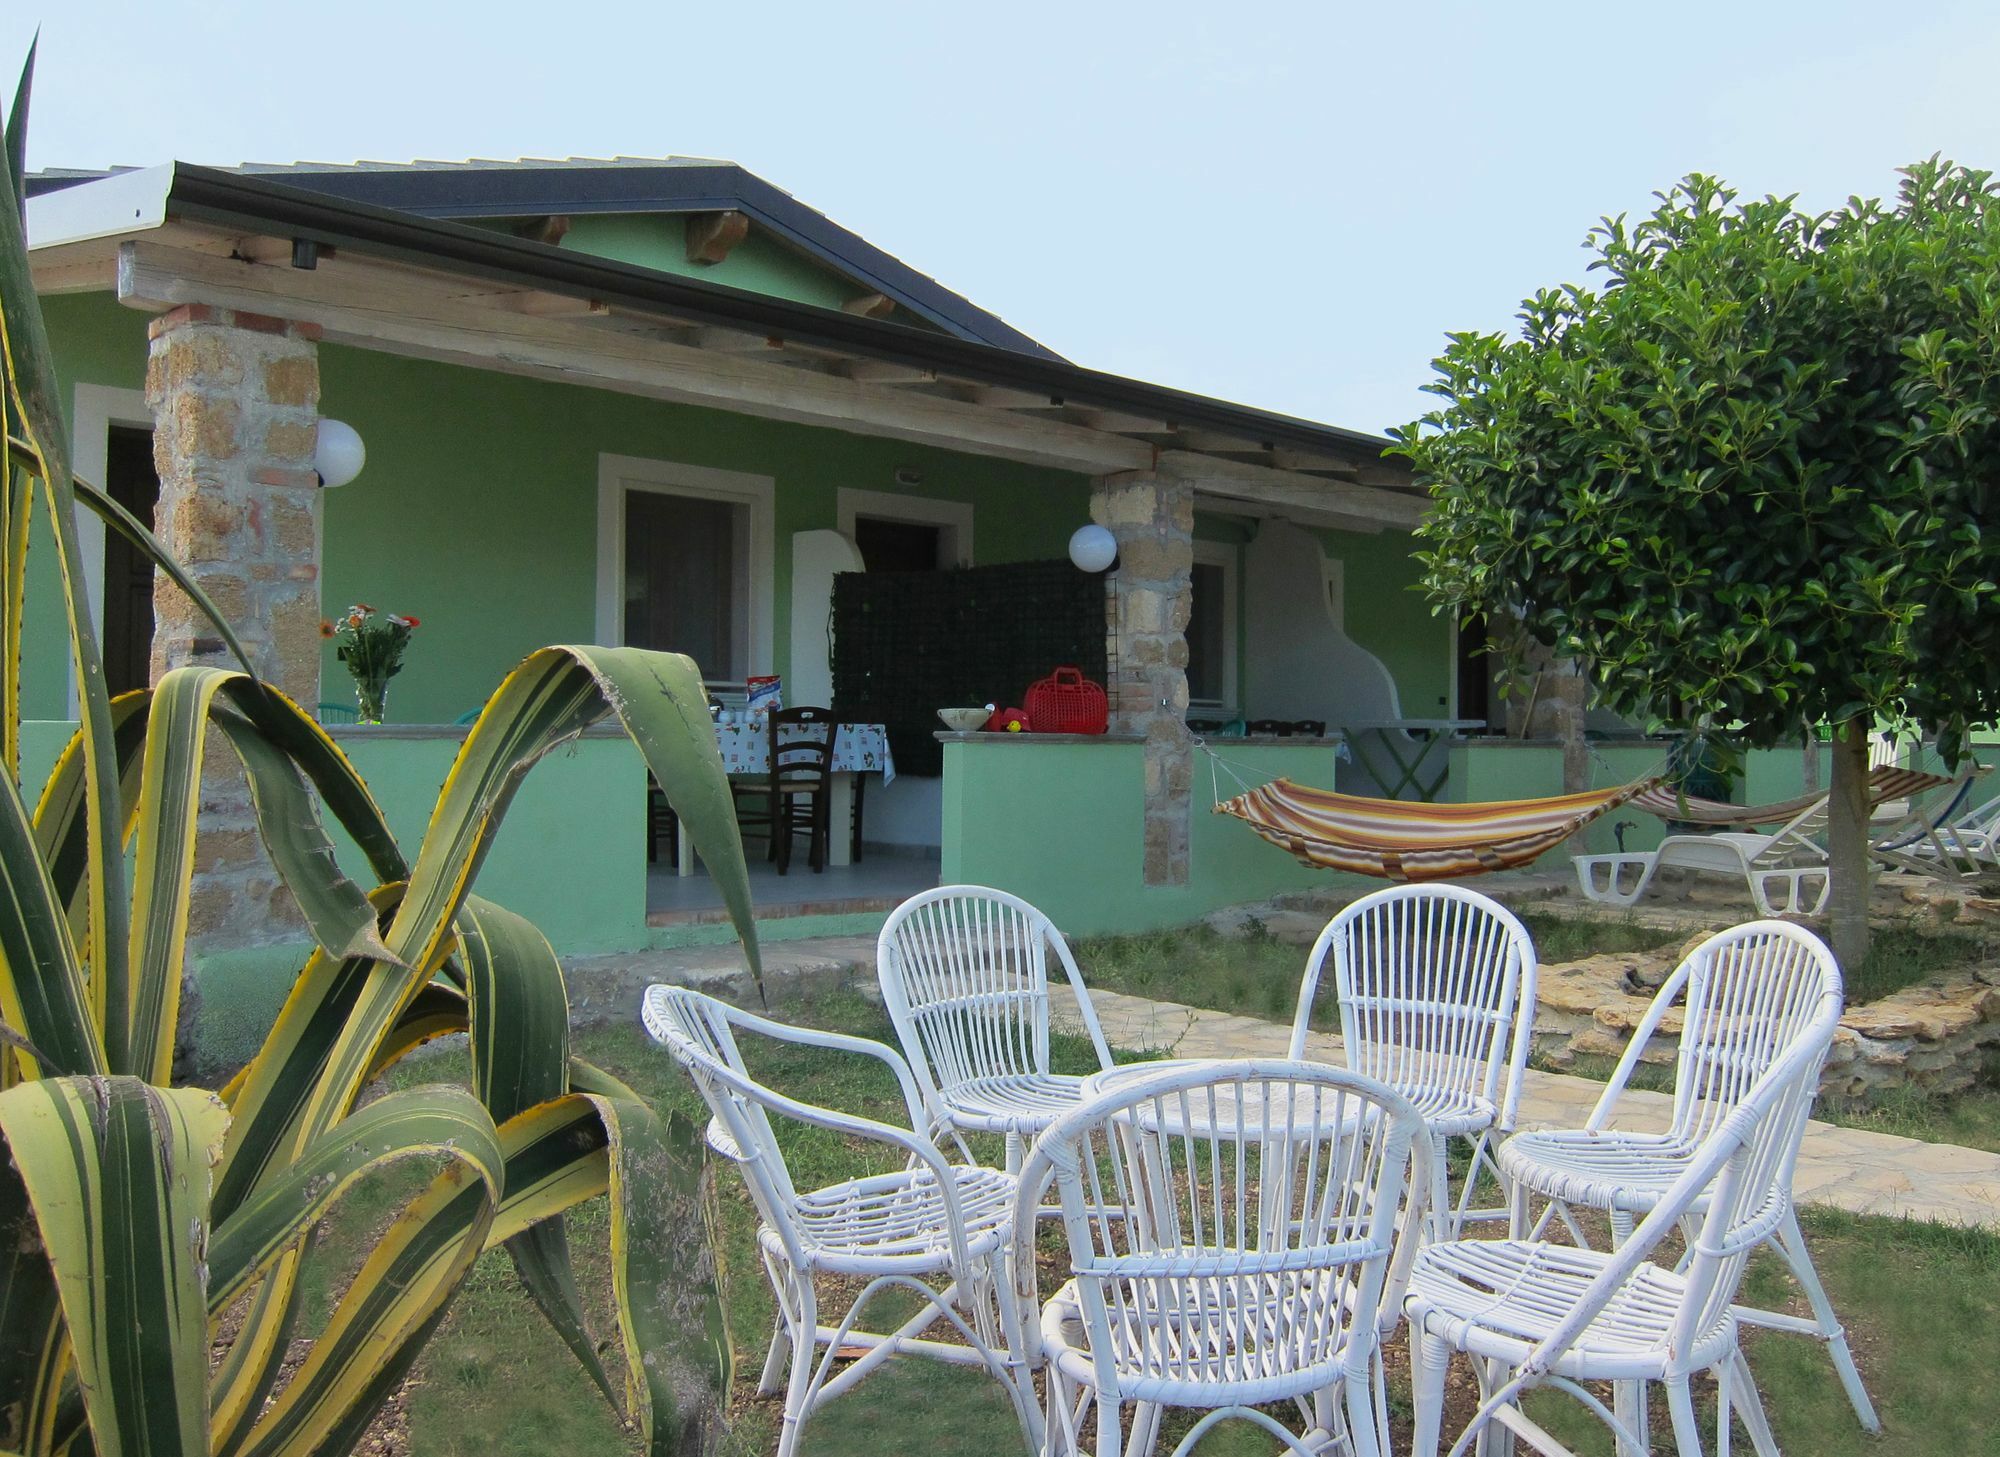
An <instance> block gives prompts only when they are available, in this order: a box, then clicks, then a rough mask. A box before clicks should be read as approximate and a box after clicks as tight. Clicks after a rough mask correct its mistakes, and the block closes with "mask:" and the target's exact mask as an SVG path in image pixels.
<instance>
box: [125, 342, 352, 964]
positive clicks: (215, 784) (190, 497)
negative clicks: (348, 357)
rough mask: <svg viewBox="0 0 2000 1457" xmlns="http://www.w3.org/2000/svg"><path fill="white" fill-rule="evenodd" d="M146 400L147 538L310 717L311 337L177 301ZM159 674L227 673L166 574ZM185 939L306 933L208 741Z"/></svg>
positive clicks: (218, 744) (157, 609)
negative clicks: (151, 489)
mask: <svg viewBox="0 0 2000 1457" xmlns="http://www.w3.org/2000/svg"><path fill="white" fill-rule="evenodd" d="M150 337H151V340H152V343H151V348H150V350H149V354H148V359H147V365H146V400H147V403H148V404H150V405H151V406H152V409H153V462H154V465H155V466H156V467H157V469H158V471H159V477H160V499H159V505H158V507H157V508H156V510H155V513H154V518H153V522H154V531H155V532H156V534H157V535H158V536H159V538H160V540H161V541H162V543H164V545H165V546H166V548H167V550H168V552H170V553H171V554H172V555H173V556H174V558H175V559H176V560H178V561H179V562H180V564H181V565H182V566H183V567H184V568H185V569H186V570H187V572H188V574H189V575H190V576H191V577H193V578H194V580H195V581H196V582H197V583H198V584H199V585H200V586H201V588H202V590H203V591H204V592H205V593H207V595H208V597H209V600H210V601H212V602H213V603H214V604H215V606H216V608H217V609H218V610H219V611H220V612H221V614H222V616H223V618H224V619H225V620H226V621H227V622H228V623H229V625H230V626H231V628H233V629H234V630H235V632H236V635H237V636H238V638H240V639H241V640H242V643H243V646H244V648H245V649H246V650H247V652H248V653H249V656H250V661H251V664H252V665H253V666H254V667H255V668H256V669H257V672H258V674H259V675H260V676H261V677H263V678H264V679H265V680H266V681H268V682H271V683H275V684H276V685H277V686H278V687H279V688H281V689H283V690H284V691H285V692H286V693H287V694H288V695H290V697H291V698H292V699H293V701H294V702H296V703H298V704H299V705H301V706H302V707H304V708H305V709H306V710H307V711H308V712H310V711H311V710H312V709H313V707H314V706H315V705H316V704H317V703H318V702H319V697H320V691H319V659H320V639H319V622H320V600H319V569H320V563H319V558H320V523H319V483H318V477H317V476H316V475H315V474H314V471H313V447H314V443H315V439H316V435H317V430H318V424H319V350H318V345H317V343H316V340H317V337H318V331H317V329H315V328H314V327H313V326H311V325H305V324H294V323H289V322H287V321H285V320H283V319H271V318H266V317H264V316H262V315H258V314H245V313H236V312H232V311H230V310H227V309H217V308H209V307H205V306H203V305H198V304H197V305H186V306H183V307H181V308H177V309H174V310H172V311H171V312H169V313H165V314H162V315H160V316H159V317H158V318H156V319H154V320H153V322H152V326H151V330H150ZM153 622H154V627H153V676H154V677H155V678H158V677H159V675H160V674H162V673H164V672H166V671H167V670H168V669H170V668H177V667H182V666H185V665H187V664H190V663H205V664H212V665H216V666H223V667H227V666H233V665H234V660H233V659H232V658H231V657H230V656H229V654H228V652H227V650H226V649H225V648H224V647H223V644H222V642H221V640H220V639H219V638H218V637H217V636H216V633H215V630H214V628H213V627H211V626H210V625H209V623H208V622H207V620H206V619H205V618H203V617H202V616H201V615H200V614H199V613H198V612H197V611H196V610H195V608H194V607H193V606H192V605H191V604H190V603H189V601H188V600H187V598H186V597H185V596H184V595H183V594H182V592H181V591H180V589H179V588H178V587H176V586H175V585H174V584H173V583H172V582H171V581H169V580H168V579H167V578H166V577H164V576H161V577H159V578H158V579H157V582H156V585H155V588H154V595H153ZM199 825H200V829H199V835H198V838H197V840H196V845H195V882H194V901H193V906H192V908H191V912H190V916H189V932H190V935H191V937H192V938H193V940H194V942H195V944H196V945H197V946H198V947H202V948H206V949H235V948H244V947H253V946H259V945H270V944H273V943H281V942H288V941H297V940H299V939H301V937H302V934H303V923H302V922H301V920H300V919H299V916H298V911H297V908H296V906H295V905H294V904H293V903H292V899H291V896H290V894H289V893H288V892H287V891H286V890H285V889H284V887H283V885H282V884H281V883H280V882H279V880H278V876H277V872H276V871H275V870H274V869H273V868H272V867H271V864H270V861H269V860H268V858H267V857H266V856H265V854H264V851H263V846H262V844H261V843H260V842H259V840H258V837H257V832H256V822H255V819H254V818H253V816H252V813H251V808H250V800H249V792H248V789H247V787H246V785H245V784H244V781H243V773H242V766H241V765H240V763H239V762H238V761H237V759H236V755H235V753H234V751H233V750H232V749H230V747H229V745H228V743H227V741H226V740H224V739H223V738H222V737H221V735H220V734H219V733H218V732H216V731H214V730H211V731H210V733H209V742H208V746H207V758H206V769H205V772H204V775H203V783H202V799H201V818H200V821H199Z"/></svg>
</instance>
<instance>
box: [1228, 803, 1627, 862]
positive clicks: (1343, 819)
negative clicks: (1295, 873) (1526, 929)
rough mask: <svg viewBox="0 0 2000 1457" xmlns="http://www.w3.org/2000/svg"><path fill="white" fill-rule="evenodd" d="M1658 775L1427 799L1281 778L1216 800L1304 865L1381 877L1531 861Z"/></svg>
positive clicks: (1614, 806) (1617, 805) (1614, 807)
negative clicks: (1547, 794) (1546, 791)
mask: <svg viewBox="0 0 2000 1457" xmlns="http://www.w3.org/2000/svg"><path fill="white" fill-rule="evenodd" d="M1659 782H1660V781H1659V780H1657V779H1641V780H1639V781H1638V782H1637V783H1636V784H1627V785H1623V786H1621V787H1620V788H1617V789H1594V790H1591V791H1590V792H1588V793H1586V794H1563V795H1558V796H1556V797H1555V798H1553V799H1514V800H1502V801H1498V802H1495V803H1492V804H1423V803H1419V802H1416V801H1412V800H1402V799H1363V798H1361V797H1359V796H1357V795H1352V794H1336V793H1334V792H1333V791H1332V790H1330V789H1308V788H1306V787H1305V786H1304V785H1302V784H1294V783H1293V782H1292V781H1291V780H1289V779H1276V780H1273V781H1272V782H1271V783H1269V784H1263V785H1259V786H1258V787H1257V788H1255V789H1252V790H1250V791H1249V792H1247V793H1245V794H1239V795H1237V796H1236V798H1234V799H1230V800H1225V801H1223V802H1222V803H1221V804H1218V805H1217V806H1216V807H1215V809H1216V813H1218V814H1229V815H1235V816H1236V818H1238V819H1240V820H1242V821H1243V822H1244V823H1245V824H1247V825H1249V826H1250V828H1251V829H1253V830H1255V831H1256V832H1257V833H1258V834H1260V835H1262V836H1263V837H1264V838H1265V839H1267V840H1269V841H1270V842H1271V843H1272V844H1273V845H1276V846H1277V847H1278V848H1279V849H1281V850H1289V851H1290V852H1291V853H1292V854H1293V855H1294V856H1296V857H1297V858H1298V860H1299V861H1300V862H1301V863H1302V864H1306V865H1313V866H1317V867H1318V868H1320V869H1322V870H1347V871H1352V872H1353V873H1354V874H1356V875H1372V876H1374V877H1376V878H1377V879H1379V880H1408V881H1416V880H1444V879H1448V878H1452V877H1457V876H1464V875H1485V874H1488V873H1490V872H1492V871H1495V870H1514V869H1517V868H1519V867H1520V866H1523V865H1526V864H1527V863H1528V862H1529V861H1531V860H1533V859H1535V858H1536V857H1537V856H1540V855H1542V854H1543V853H1544V852H1546V851H1549V850H1552V849H1554V848H1555V847H1556V846H1557V845H1560V844H1561V843H1562V842H1563V841H1564V840H1567V839H1568V838H1569V837H1570V836H1571V835H1574V834H1575V833H1576V832H1577V831H1578V830H1580V829H1582V828H1583V827H1584V826H1585V825H1587V824H1589V823H1590V822H1591V821H1592V820H1594V819H1596V818H1597V817H1598V816H1599V815H1601V814H1605V813H1607V812H1609V811H1611V810H1614V809H1617V808H1618V807H1619V806H1620V805H1623V804H1629V803H1630V802H1631V801H1632V800H1633V799H1635V798H1636V797H1637V796H1639V795H1640V794H1643V793H1644V792H1645V791H1647V790H1648V789H1651V788H1652V787H1653V786H1654V785H1656V784H1658V783H1659Z"/></svg>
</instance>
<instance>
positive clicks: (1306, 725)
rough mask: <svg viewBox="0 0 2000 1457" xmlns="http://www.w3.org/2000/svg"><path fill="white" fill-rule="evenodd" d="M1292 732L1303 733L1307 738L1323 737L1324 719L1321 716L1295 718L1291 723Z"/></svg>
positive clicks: (1324, 729)
mask: <svg viewBox="0 0 2000 1457" xmlns="http://www.w3.org/2000/svg"><path fill="white" fill-rule="evenodd" d="M1292 732H1293V733H1295V734H1303V735H1304V736H1305V737H1307V738H1309V739H1323V738H1325V737H1326V720H1325V719H1323V718H1301V719H1296V720H1294V721H1293V723H1292Z"/></svg>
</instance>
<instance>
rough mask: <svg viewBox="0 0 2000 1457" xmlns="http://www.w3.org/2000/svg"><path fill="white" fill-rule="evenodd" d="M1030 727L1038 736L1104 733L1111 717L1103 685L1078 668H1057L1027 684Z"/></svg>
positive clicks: (1026, 705)
mask: <svg viewBox="0 0 2000 1457" xmlns="http://www.w3.org/2000/svg"><path fill="white" fill-rule="evenodd" d="M1024 706H1025V707H1026V708H1027V710H1028V727H1029V728H1031V729H1033V730H1034V731H1035V732H1036V733H1038V734H1101V733H1103V732H1104V730H1105V727H1106V725H1107V724H1108V722H1109V720H1110V717H1111V710H1110V706H1109V705H1108V704H1107V703H1106V702H1105V698H1104V685H1103V684H1101V683H1093V682H1091V681H1090V680H1089V679H1088V678H1086V677H1084V676H1083V672H1082V670H1081V669H1078V668H1058V669H1056V670H1055V671H1054V672H1053V673H1051V674H1049V676H1048V677H1046V678H1043V679H1042V680H1040V681H1039V682H1036V683H1030V684H1029V685H1028V698H1027V702H1026V704H1025V705H1024Z"/></svg>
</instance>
